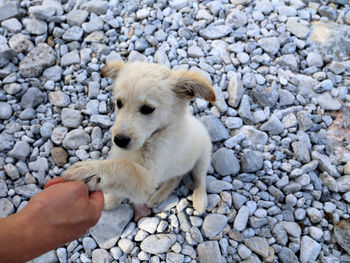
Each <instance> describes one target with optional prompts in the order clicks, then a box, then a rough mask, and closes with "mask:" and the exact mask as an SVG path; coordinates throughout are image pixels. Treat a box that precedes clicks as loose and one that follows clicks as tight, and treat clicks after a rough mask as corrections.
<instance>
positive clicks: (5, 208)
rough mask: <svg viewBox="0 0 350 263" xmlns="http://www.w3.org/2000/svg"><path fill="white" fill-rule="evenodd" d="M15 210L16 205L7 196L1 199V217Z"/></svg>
mask: <svg viewBox="0 0 350 263" xmlns="http://www.w3.org/2000/svg"><path fill="white" fill-rule="evenodd" d="M14 212H15V207H14V205H13V204H12V203H11V202H10V201H9V200H7V199H6V198H1V199H0V218H4V217H7V216H9V215H11V214H13V213H14Z"/></svg>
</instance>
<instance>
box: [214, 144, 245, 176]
mask: <svg viewBox="0 0 350 263" xmlns="http://www.w3.org/2000/svg"><path fill="white" fill-rule="evenodd" d="M212 163H213V166H214V168H215V170H216V171H217V173H219V174H220V175H222V176H225V175H230V174H237V173H238V172H239V170H240V164H239V161H238V160H237V158H236V156H235V155H234V152H233V151H232V150H229V149H227V148H225V147H223V148H220V149H219V150H218V151H216V152H215V153H214V154H213V157H212Z"/></svg>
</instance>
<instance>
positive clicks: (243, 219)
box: [233, 205, 249, 232]
mask: <svg viewBox="0 0 350 263" xmlns="http://www.w3.org/2000/svg"><path fill="white" fill-rule="evenodd" d="M248 218H249V208H248V207H247V206H245V205H244V206H242V207H241V208H240V209H239V210H238V213H237V215H236V218H235V221H234V223H233V228H234V229H235V230H236V231H239V232H240V231H243V230H244V229H245V228H246V226H247V223H248Z"/></svg>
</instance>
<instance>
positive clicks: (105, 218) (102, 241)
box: [90, 204, 134, 249]
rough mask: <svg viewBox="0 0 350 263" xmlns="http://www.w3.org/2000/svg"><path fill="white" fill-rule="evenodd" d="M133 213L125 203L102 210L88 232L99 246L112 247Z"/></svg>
mask: <svg viewBox="0 0 350 263" xmlns="http://www.w3.org/2000/svg"><path fill="white" fill-rule="evenodd" d="M133 215H134V212H133V209H132V208H131V207H130V206H129V205H127V204H122V205H119V206H118V207H117V208H116V209H113V210H109V211H106V210H103V211H102V215H101V217H100V220H99V221H98V223H97V224H96V225H95V226H94V227H92V228H90V233H91V235H92V237H93V238H94V240H95V241H96V242H97V244H98V245H99V246H100V248H104V249H110V248H112V247H113V246H114V245H115V244H116V243H117V241H118V239H119V238H120V235H121V234H122V232H123V230H124V228H125V226H126V225H127V224H128V223H129V222H130V220H131V219H132V217H133Z"/></svg>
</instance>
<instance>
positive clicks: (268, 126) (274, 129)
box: [260, 114, 284, 135]
mask: <svg viewBox="0 0 350 263" xmlns="http://www.w3.org/2000/svg"><path fill="white" fill-rule="evenodd" d="M260 130H262V131H267V132H268V133H269V134H271V135H277V134H280V133H282V132H283V130H284V127H283V124H282V122H281V121H280V120H279V119H278V118H277V117H276V115H274V114H272V115H271V117H270V118H269V120H268V121H267V122H265V123H263V124H262V125H261V126H260Z"/></svg>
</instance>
